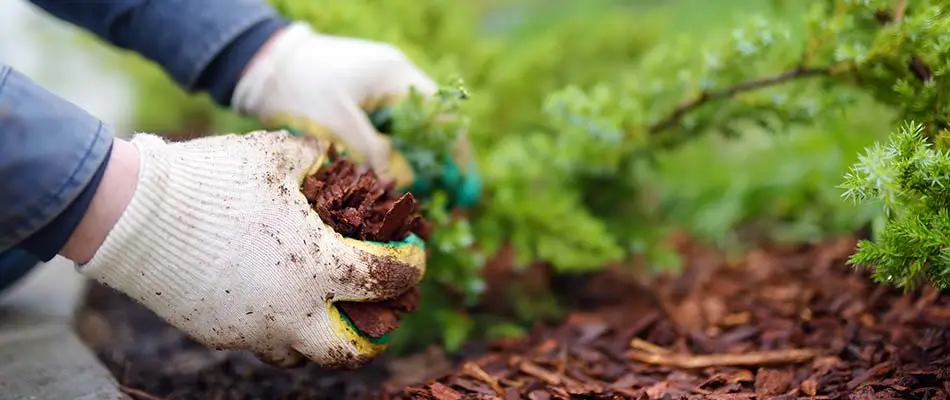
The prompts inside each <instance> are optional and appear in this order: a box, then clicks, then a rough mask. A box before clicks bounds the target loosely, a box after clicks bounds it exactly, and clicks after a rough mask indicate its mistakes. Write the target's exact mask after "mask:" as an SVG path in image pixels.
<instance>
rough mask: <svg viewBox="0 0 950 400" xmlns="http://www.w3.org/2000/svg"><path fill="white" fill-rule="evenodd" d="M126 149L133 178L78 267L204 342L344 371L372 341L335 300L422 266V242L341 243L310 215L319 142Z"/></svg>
mask: <svg viewBox="0 0 950 400" xmlns="http://www.w3.org/2000/svg"><path fill="white" fill-rule="evenodd" d="M132 143H133V144H135V145H136V146H137V147H138V149H139V152H140V157H141V165H140V168H141V169H140V173H139V182H138V186H137V187H136V191H135V194H134V196H133V198H132V200H131V202H130V204H129V206H128V208H127V209H126V210H125V212H124V213H123V214H122V217H121V218H120V219H119V220H118V222H117V223H116V225H115V227H114V228H113V229H112V231H111V232H110V233H109V235H108V237H107V238H106V240H105V242H104V243H103V244H102V246H101V247H100V249H99V250H98V251H97V253H96V254H95V256H94V257H93V258H92V260H90V262H89V263H87V264H85V265H82V266H79V270H80V271H81V272H82V273H83V274H85V275H86V276H89V277H92V278H94V279H95V280H97V281H99V282H101V283H103V284H105V285H108V286H110V287H112V288H115V289H117V290H119V291H121V292H124V293H125V294H127V295H129V296H130V297H132V298H133V299H136V300H138V301H139V302H141V303H142V304H143V305H145V306H146V307H148V308H149V309H151V310H152V311H154V312H155V313H156V314H158V315H159V316H160V317H162V318H164V319H165V320H166V321H168V322H169V323H170V324H172V325H174V326H175V327H177V328H178V329H181V330H182V331H184V332H186V333H188V334H189V335H191V336H192V337H194V338H195V339H196V340H198V341H199V342H201V343H203V344H204V345H205V346H208V347H212V348H221V349H247V350H250V351H252V352H254V353H256V354H257V356H258V357H259V358H261V359H262V360H264V361H265V362H268V363H271V364H273V365H276V366H280V367H291V366H295V365H299V364H300V363H301V362H302V361H305V358H309V359H311V360H313V361H314V362H316V363H318V364H320V365H322V366H325V367H329V368H351V367H356V366H359V365H361V364H362V363H363V362H365V361H367V360H369V359H371V358H372V357H374V356H376V355H378V354H379V353H380V352H381V351H382V350H383V349H384V347H383V346H382V345H377V344H374V343H372V342H371V341H369V339H366V338H365V337H363V336H361V335H360V334H358V333H356V331H354V330H353V329H352V328H351V327H350V325H348V324H347V322H346V321H345V320H344V319H343V317H342V316H341V313H340V312H339V310H337V308H336V307H335V306H334V302H336V301H341V300H345V301H378V300H382V299H386V298H393V297H395V296H397V295H399V294H401V293H403V292H405V291H406V290H408V289H409V288H411V287H412V286H414V285H415V284H417V283H418V282H419V281H420V280H421V278H422V276H423V274H424V272H425V254H424V253H425V250H424V249H423V248H422V245H421V244H420V245H416V244H415V243H404V244H402V245H392V246H386V245H382V244H373V243H367V242H360V241H356V240H351V239H345V238H343V237H342V236H340V235H339V234H337V233H336V232H334V231H333V230H331V229H330V228H328V227H327V226H326V225H324V224H323V222H321V220H320V217H319V216H318V215H317V213H316V212H315V211H313V210H312V209H311V208H310V206H309V205H308V203H307V200H306V198H304V196H303V194H302V193H301V192H300V185H301V182H302V181H303V178H304V177H305V175H306V173H307V169H308V168H309V167H311V165H314V164H315V163H316V160H317V159H318V157H320V156H321V155H322V154H325V151H326V148H327V145H326V143H325V142H320V141H318V140H316V139H313V138H307V139H301V138H295V137H293V136H290V134H288V133H286V132H253V133H250V134H247V135H223V136H212V137H207V138H202V139H196V140H192V141H188V142H182V143H165V142H164V141H163V140H162V139H160V138H159V137H157V136H153V135H148V134H140V135H137V136H135V137H134V138H133V140H132Z"/></svg>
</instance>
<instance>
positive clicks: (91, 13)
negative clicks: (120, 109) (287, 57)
mask: <svg viewBox="0 0 950 400" xmlns="http://www.w3.org/2000/svg"><path fill="white" fill-rule="evenodd" d="M30 1H31V2H32V3H33V4H35V5H36V6H38V7H40V8H42V9H43V10H45V11H46V12H48V13H49V14H51V15H53V16H55V17H57V18H59V19H62V20H64V21H67V22H70V23H72V24H75V25H77V26H80V27H82V28H84V29H86V30H88V31H90V32H92V33H94V34H96V35H97V36H99V37H100V38H102V39H103V40H105V41H107V42H109V43H111V44H113V45H115V46H117V47H120V48H122V49H126V50H132V51H134V52H136V53H138V54H140V55H142V56H143V57H145V58H147V59H149V60H152V61H154V62H156V63H157V64H158V65H160V66H161V67H162V68H163V69H164V70H165V71H166V72H167V73H168V74H169V75H170V76H171V77H172V78H173V79H174V80H175V82H177V83H178V84H179V85H180V86H181V87H182V88H183V89H185V90H186V91H189V92H197V91H206V92H208V93H209V94H210V95H211V96H212V98H214V100H215V101H216V102H217V103H218V104H220V105H222V106H229V105H230V99H231V93H232V91H233V89H234V86H235V85H236V84H237V80H238V78H239V77H240V74H241V71H242V70H243V69H244V66H245V65H247V63H248V62H249V61H250V59H251V58H252V57H253V56H254V54H256V52H257V50H258V49H259V48H260V47H261V46H262V45H263V44H264V43H265V42H266V41H267V39H268V38H270V36H271V35H272V34H273V33H274V32H276V31H277V30H279V29H280V28H282V27H284V26H286V25H287V24H288V23H289V22H288V21H287V20H285V19H284V18H282V17H280V15H279V14H278V13H277V11H276V10H275V9H273V8H272V7H270V5H268V4H267V3H266V2H265V1H264V0H152V1H149V0H100V1H63V0H30Z"/></svg>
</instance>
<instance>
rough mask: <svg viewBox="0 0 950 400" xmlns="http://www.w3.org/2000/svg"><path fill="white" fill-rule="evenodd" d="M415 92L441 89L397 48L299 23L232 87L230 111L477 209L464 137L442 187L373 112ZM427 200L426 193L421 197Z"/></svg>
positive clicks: (407, 186)
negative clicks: (398, 146)
mask: <svg viewBox="0 0 950 400" xmlns="http://www.w3.org/2000/svg"><path fill="white" fill-rule="evenodd" d="M410 87H415V89H416V90H417V91H418V92H419V93H420V94H422V95H424V96H432V95H433V94H435V92H436V91H437V90H438V87H437V85H436V84H435V82H433V81H432V80H431V79H430V78H429V77H428V76H426V74H425V73H423V72H422V71H421V70H420V69H419V68H418V67H417V66H416V65H415V64H413V63H412V61H410V60H409V59H408V58H407V57H406V55H405V54H404V53H403V52H402V51H400V50H399V49H397V48H396V47H394V46H392V45H389V44H386V43H380V42H374V41H368V40H363V39H356V38H347V37H338V36H331V35H325V34H319V33H315V32H314V31H313V30H312V29H311V28H310V27H309V25H306V24H304V23H300V22H298V23H294V24H292V25H291V26H289V27H288V28H286V29H285V30H284V31H283V32H281V33H279V34H278V35H277V36H276V37H275V38H274V39H272V40H271V41H270V42H269V43H268V44H267V45H266V46H265V48H263V49H262V50H261V51H260V53H259V54H257V55H256V56H255V58H254V60H253V61H252V62H251V64H250V65H249V67H248V68H247V69H246V70H245V71H244V75H243V76H242V78H241V79H240V81H239V82H238V84H237V87H236V88H235V90H234V95H233V98H232V101H231V104H232V106H233V108H234V109H235V110H236V111H237V112H238V113H239V114H242V115H254V116H256V117H257V118H258V119H259V120H261V122H263V123H264V126H267V127H281V128H287V129H289V130H292V131H298V132H302V133H304V134H306V135H311V136H316V137H320V138H323V139H328V140H331V141H333V142H336V143H338V144H340V145H342V147H344V148H345V149H346V150H347V153H348V155H349V156H350V157H351V158H353V159H354V161H356V162H360V163H368V164H369V165H370V166H371V167H372V168H373V170H374V171H375V172H376V174H377V175H379V176H380V177H381V178H383V179H385V180H395V181H396V185H397V188H399V189H402V190H415V191H418V192H425V191H427V190H428V189H429V188H430V187H431V186H439V187H442V188H444V189H447V191H448V192H449V194H450V195H451V197H452V198H453V200H454V203H455V205H457V206H461V207H468V206H471V205H473V204H474V203H475V202H476V201H477V200H478V197H479V195H480V190H481V182H480V178H479V176H478V171H477V168H476V166H475V163H474V160H473V157H472V156H471V152H470V150H469V148H468V143H467V140H465V138H462V139H461V141H460V142H459V143H457V145H456V148H455V149H453V153H454V154H455V158H454V159H452V160H445V163H446V168H445V173H443V174H442V177H441V178H440V179H439V182H429V181H425V180H424V179H421V177H419V176H417V174H415V173H414V171H413V168H412V166H411V165H410V164H409V162H407V160H406V159H405V157H403V155H401V154H400V153H399V152H398V151H396V150H395V149H393V146H392V141H391V139H390V138H389V137H387V136H385V135H383V134H380V132H378V131H377V129H376V127H374V125H373V123H372V121H371V120H370V118H369V115H368V114H371V113H374V112H376V111H379V110H383V109H385V108H386V106H388V105H392V104H394V103H395V102H396V101H398V100H400V99H401V98H403V97H405V96H406V94H407V93H408V91H409V88H410ZM414 194H417V195H425V193H416V192H414Z"/></svg>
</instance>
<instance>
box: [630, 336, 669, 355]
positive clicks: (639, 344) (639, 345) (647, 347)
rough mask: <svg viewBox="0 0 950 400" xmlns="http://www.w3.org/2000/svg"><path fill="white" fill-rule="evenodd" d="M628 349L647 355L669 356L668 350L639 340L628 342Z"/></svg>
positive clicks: (634, 339)
mask: <svg viewBox="0 0 950 400" xmlns="http://www.w3.org/2000/svg"><path fill="white" fill-rule="evenodd" d="M630 347H632V348H633V349H635V350H640V351H642V352H645V353H649V354H670V350H669V349H666V348H663V347H660V346H657V345H655V344H653V343H650V342H648V341H646V340H643V339H640V338H633V339H632V340H630Z"/></svg>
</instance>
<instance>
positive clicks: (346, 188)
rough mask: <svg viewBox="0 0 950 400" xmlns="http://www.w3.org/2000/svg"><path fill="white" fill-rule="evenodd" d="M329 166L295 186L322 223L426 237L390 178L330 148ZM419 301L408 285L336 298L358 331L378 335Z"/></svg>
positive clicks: (414, 207) (352, 234)
mask: <svg viewBox="0 0 950 400" xmlns="http://www.w3.org/2000/svg"><path fill="white" fill-rule="evenodd" d="M328 156H329V161H330V163H329V165H326V166H324V167H323V168H321V169H320V170H319V171H318V172H317V173H316V174H314V175H312V176H308V177H306V178H305V179H304V181H303V185H302V187H301V191H302V192H303V195H304V197H306V198H307V200H308V201H309V202H310V204H311V205H312V207H313V209H314V210H315V211H316V212H317V214H319V215H320V218H321V219H322V220H323V222H324V223H325V224H327V225H328V226H330V227H331V228H333V230H335V231H336V232H338V233H339V234H341V235H343V236H345V237H348V238H353V239H358V240H368V241H374V242H391V241H402V240H405V239H406V238H407V237H408V236H409V234H410V233H415V234H416V235H417V236H419V237H420V238H422V239H423V240H426V239H428V237H429V234H430V233H431V229H432V228H431V225H430V224H429V223H428V222H427V221H425V220H424V219H423V218H422V216H421V215H420V214H419V210H418V204H417V203H416V200H415V198H413V196H412V194H411V193H405V194H403V195H401V196H398V197H397V196H396V195H395V194H394V192H393V190H394V189H395V187H394V183H388V184H387V183H384V182H382V181H381V180H380V179H379V178H378V177H377V176H376V174H375V173H374V172H373V171H372V170H369V169H368V170H366V171H364V172H360V171H359V170H358V168H357V166H356V165H355V164H353V163H352V162H350V161H349V160H347V159H346V158H344V157H341V156H340V155H339V154H337V152H336V150H335V149H334V148H333V147H331V148H330V151H329V154H328ZM418 301H419V290H418V288H415V287H413V288H412V289H410V290H408V291H407V292H405V293H403V294H402V295H400V296H399V297H397V298H395V299H391V300H385V301H379V302H348V301H341V302H337V303H336V307H337V308H338V309H339V310H340V311H341V312H342V313H344V314H345V315H346V316H347V317H348V318H349V319H350V321H352V322H353V324H354V325H356V327H357V328H358V329H359V330H360V331H362V333H363V334H366V335H367V336H369V337H371V338H377V339H378V338H380V337H382V336H383V335H385V334H386V333H389V332H391V331H393V330H395V329H396V328H397V327H398V326H399V321H400V314H401V313H408V312H412V311H414V310H415V309H416V306H417V305H418Z"/></svg>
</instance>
